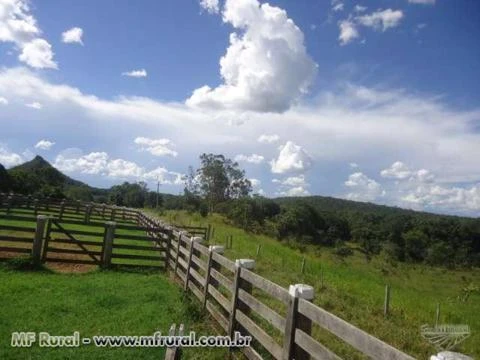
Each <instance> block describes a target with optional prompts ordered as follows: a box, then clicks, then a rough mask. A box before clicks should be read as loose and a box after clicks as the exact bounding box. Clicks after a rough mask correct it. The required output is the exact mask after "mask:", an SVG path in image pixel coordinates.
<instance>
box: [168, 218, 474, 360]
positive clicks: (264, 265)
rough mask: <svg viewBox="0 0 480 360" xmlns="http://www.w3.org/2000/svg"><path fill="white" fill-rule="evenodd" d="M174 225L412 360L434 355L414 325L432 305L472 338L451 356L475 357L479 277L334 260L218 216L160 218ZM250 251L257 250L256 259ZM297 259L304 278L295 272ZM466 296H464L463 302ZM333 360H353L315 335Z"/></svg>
mask: <svg viewBox="0 0 480 360" xmlns="http://www.w3.org/2000/svg"><path fill="white" fill-rule="evenodd" d="M161 217H162V218H163V219H164V220H165V221H167V222H170V221H172V222H174V223H176V224H179V225H187V226H188V225H194V226H198V225H203V226H205V225H207V224H211V225H212V226H213V229H214V231H213V234H214V236H213V237H212V238H211V239H210V243H211V244H220V245H226V244H227V239H228V238H229V237H230V236H231V237H232V247H231V248H227V250H226V252H225V254H226V256H227V257H229V258H230V259H236V258H251V259H255V260H256V266H255V272H256V273H258V274H260V275H262V276H264V277H266V278H267V279H270V280H272V281H274V282H276V283H278V284H280V285H282V286H285V287H288V285H289V284H294V283H299V282H302V283H305V284H309V285H312V286H313V287H314V288H315V289H316V296H315V300H314V303H316V304H317V305H319V306H321V307H322V308H324V309H326V310H328V311H330V312H332V313H333V314H335V315H337V316H339V317H341V318H342V319H344V320H346V321H348V322H350V323H352V324H354V325H356V326H358V327H360V328H361V329H363V330H365V331H367V332H368V333H370V334H372V335H374V336H376V337H378V338H380V339H381V340H384V341H385V342H387V343H389V344H391V345H392V346H394V347H396V348H398V349H401V350H403V351H405V352H407V353H409V354H411V355H413V356H415V357H417V358H419V359H421V358H427V357H428V356H429V355H431V354H433V353H435V351H436V350H435V349H434V347H433V346H431V345H430V344H429V343H428V342H426V341H425V340H424V339H423V338H422V337H421V335H420V326H421V325H423V324H430V325H433V324H434V323H435V318H436V308H437V304H438V303H440V318H439V320H440V323H450V324H467V325H469V326H470V328H471V333H472V335H471V336H470V338H468V339H467V340H466V341H465V342H463V343H462V344H461V345H460V346H459V347H458V350H459V351H461V352H464V353H466V354H468V355H470V356H473V357H478V356H480V294H479V293H478V291H471V292H470V291H469V290H468V289H475V288H476V286H478V285H479V284H480V271H479V270H478V269H471V270H447V269H444V268H435V267H428V266H425V265H412V264H403V263H392V262H389V261H387V260H386V259H385V258H383V257H378V258H374V259H373V260H372V261H371V262H367V261H366V260H365V257H364V256H363V255H361V254H359V253H356V252H354V255H352V256H350V257H347V258H341V257H339V256H336V255H334V254H332V252H331V251H330V249H327V248H319V247H314V246H308V245H305V246H302V247H299V246H294V245H289V244H287V243H282V242H279V241H277V240H275V239H272V238H269V237H267V236H263V235H255V234H251V233H247V232H245V231H244V230H242V229H238V228H235V227H233V226H230V225H228V224H226V223H225V221H224V219H223V218H222V217H220V216H218V215H211V216H209V217H207V218H202V217H200V216H199V215H197V214H193V215H191V214H188V213H186V212H183V211H182V212H174V211H167V212H165V213H164V214H163V215H162V216H161ZM258 245H261V247H260V251H259V253H258V255H257V251H258ZM303 258H305V269H304V273H302V272H301V267H302V260H303ZM386 284H389V285H390V286H391V300H390V311H389V315H388V316H386V317H385V316H384V313H383V306H384V291H385V285H386ZM466 294H468V296H466ZM318 336H319V337H320V338H321V339H322V340H324V342H325V343H328V344H329V346H330V347H331V348H332V350H334V351H335V352H336V353H338V354H339V355H341V356H344V357H345V358H349V359H354V358H359V359H360V358H361V357H357V355H355V354H354V353H353V352H352V350H351V349H350V348H349V347H347V346H345V345H344V344H342V343H341V342H339V341H338V340H337V339H336V338H334V337H332V336H330V335H328V334H318Z"/></svg>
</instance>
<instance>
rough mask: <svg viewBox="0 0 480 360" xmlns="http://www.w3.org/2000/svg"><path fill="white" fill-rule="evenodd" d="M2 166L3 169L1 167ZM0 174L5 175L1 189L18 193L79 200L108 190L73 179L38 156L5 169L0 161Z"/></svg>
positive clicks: (102, 193)
mask: <svg viewBox="0 0 480 360" xmlns="http://www.w3.org/2000/svg"><path fill="white" fill-rule="evenodd" d="M2 169H3V171H2ZM0 177H2V180H3V179H5V182H4V181H2V183H4V184H8V185H5V186H2V189H1V190H2V191H14V192H16V193H20V194H28V195H36V196H52V197H57V198H64V197H68V198H72V199H78V200H85V201H89V200H94V199H95V198H99V197H102V196H104V197H106V195H107V193H108V190H106V189H98V188H94V187H91V186H89V185H87V184H85V183H83V182H81V181H78V180H75V179H72V178H70V177H68V176H67V175H65V174H63V173H62V172H61V171H59V170H58V169H56V168H55V167H53V166H52V165H51V164H50V163H49V162H48V161H46V160H45V159H44V158H42V157H41V156H38V155H37V156H35V158H33V159H32V160H30V161H27V162H25V163H23V164H21V165H18V166H15V167H13V168H11V169H8V170H7V171H5V168H4V167H3V166H1V165H0Z"/></svg>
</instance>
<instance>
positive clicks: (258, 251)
mask: <svg viewBox="0 0 480 360" xmlns="http://www.w3.org/2000/svg"><path fill="white" fill-rule="evenodd" d="M261 248H262V245H260V244H258V245H257V255H256V256H257V258H258V255H260V249H261Z"/></svg>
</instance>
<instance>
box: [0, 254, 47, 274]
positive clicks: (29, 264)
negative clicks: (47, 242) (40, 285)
mask: <svg viewBox="0 0 480 360" xmlns="http://www.w3.org/2000/svg"><path fill="white" fill-rule="evenodd" d="M0 269H5V270H10V271H24V272H40V273H47V274H53V273H54V271H53V270H50V269H48V268H47V267H45V266H44V265H43V264H39V263H36V262H34V261H33V260H32V259H31V258H11V259H7V260H4V261H1V262H0Z"/></svg>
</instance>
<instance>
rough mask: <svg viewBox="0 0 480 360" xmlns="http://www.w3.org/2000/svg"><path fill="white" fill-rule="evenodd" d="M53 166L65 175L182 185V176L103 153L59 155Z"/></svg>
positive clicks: (161, 168)
mask: <svg viewBox="0 0 480 360" xmlns="http://www.w3.org/2000/svg"><path fill="white" fill-rule="evenodd" d="M53 166H55V167H56V168H57V169H59V170H61V171H64V172H67V173H82V174H90V175H103V176H108V177H110V178H115V179H130V180H135V181H155V182H157V181H159V182H160V183H161V184H168V185H180V184H182V176H183V174H180V173H177V172H173V171H168V170H167V169H165V168H164V167H158V168H155V169H153V170H147V169H145V168H144V167H142V166H139V165H138V164H136V163H134V162H132V161H128V160H124V159H112V158H111V157H110V156H109V155H108V154H107V153H106V152H103V151H102V152H91V153H89V154H87V155H79V154H73V155H72V154H68V153H67V152H64V153H60V154H59V155H58V156H57V157H56V159H55V162H54V164H53Z"/></svg>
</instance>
